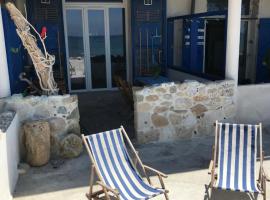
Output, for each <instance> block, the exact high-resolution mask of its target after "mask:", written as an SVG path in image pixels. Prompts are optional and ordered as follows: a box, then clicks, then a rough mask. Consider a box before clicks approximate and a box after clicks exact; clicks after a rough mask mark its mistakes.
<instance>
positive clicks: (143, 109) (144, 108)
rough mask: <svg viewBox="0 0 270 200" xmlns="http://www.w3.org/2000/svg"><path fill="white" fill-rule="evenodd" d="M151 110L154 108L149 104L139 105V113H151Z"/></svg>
mask: <svg viewBox="0 0 270 200" xmlns="http://www.w3.org/2000/svg"><path fill="white" fill-rule="evenodd" d="M151 109H152V106H151V104H149V103H138V104H137V112H149V111H150V110H151Z"/></svg>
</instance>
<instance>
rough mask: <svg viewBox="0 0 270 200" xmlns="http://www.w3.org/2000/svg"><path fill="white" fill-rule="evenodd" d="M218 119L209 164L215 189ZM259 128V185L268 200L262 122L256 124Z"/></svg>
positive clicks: (212, 186)
mask: <svg viewBox="0 0 270 200" xmlns="http://www.w3.org/2000/svg"><path fill="white" fill-rule="evenodd" d="M218 123H219V122H218V121H216V123H215V144H214V146H213V149H212V159H211V161H210V164H209V169H208V174H210V175H211V182H210V188H211V190H213V188H215V187H214V186H215V183H216V181H217V177H218V174H217V173H216V171H215V170H216V167H218V161H217V157H218V156H217V155H218V151H219V149H218V139H219V133H218ZM256 127H257V129H258V130H259V132H258V133H259V137H260V140H259V153H260V158H259V159H260V170H259V178H258V181H257V183H258V186H259V189H260V190H261V194H262V195H263V199H264V200H266V181H270V178H269V176H268V175H267V174H266V172H265V170H264V168H263V161H264V152H263V149H262V123H260V124H259V125H256Z"/></svg>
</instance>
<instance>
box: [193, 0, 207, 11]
mask: <svg viewBox="0 0 270 200" xmlns="http://www.w3.org/2000/svg"><path fill="white" fill-rule="evenodd" d="M204 12H207V0H196V3H195V13H204Z"/></svg>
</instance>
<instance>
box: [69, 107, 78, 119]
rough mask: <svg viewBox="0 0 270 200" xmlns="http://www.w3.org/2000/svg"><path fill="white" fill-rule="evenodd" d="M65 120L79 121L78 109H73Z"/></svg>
mask: <svg viewBox="0 0 270 200" xmlns="http://www.w3.org/2000/svg"><path fill="white" fill-rule="evenodd" d="M67 119H76V120H77V121H80V112H79V108H78V107H76V108H75V109H73V110H72V112H71V113H70V115H68V117H67Z"/></svg>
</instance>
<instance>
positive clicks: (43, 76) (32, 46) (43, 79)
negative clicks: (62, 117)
mask: <svg viewBox="0 0 270 200" xmlns="http://www.w3.org/2000/svg"><path fill="white" fill-rule="evenodd" d="M6 7H7V9H8V11H9V13H10V16H11V18H12V20H13V21H14V23H15V25H16V27H17V29H16V31H17V34H18V35H19V37H20V38H21V40H22V43H23V46H24V47H25V49H26V50H27V52H28V54H29V55H30V57H31V59H32V62H33V64H34V67H35V71H36V74H37V77H38V79H39V84H40V88H41V89H42V91H43V94H46V95H55V94H58V87H57V84H56V82H55V80H54V77H53V65H54V63H55V57H54V56H53V55H50V54H49V53H48V52H47V50H46V46H45V43H44V40H45V39H46V32H47V30H46V27H43V29H42V32H41V34H42V36H41V35H40V34H39V33H38V32H37V30H36V29H35V28H34V27H33V26H32V25H31V24H30V23H29V22H28V21H27V19H26V18H25V17H24V16H23V15H22V13H21V12H20V11H19V10H18V9H17V8H16V7H15V6H14V4H12V3H6ZM32 31H33V32H34V33H35V34H36V35H37V36H38V39H39V40H40V42H41V44H42V48H43V51H42V50H41V49H40V48H39V47H38V44H37V39H36V37H35V36H34V35H33V34H32Z"/></svg>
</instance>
